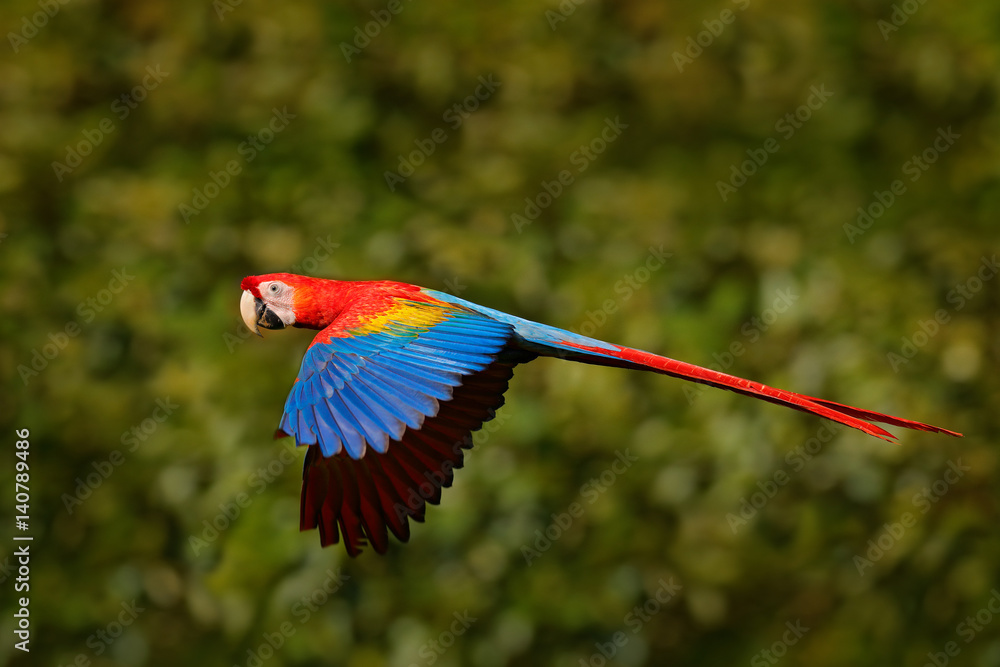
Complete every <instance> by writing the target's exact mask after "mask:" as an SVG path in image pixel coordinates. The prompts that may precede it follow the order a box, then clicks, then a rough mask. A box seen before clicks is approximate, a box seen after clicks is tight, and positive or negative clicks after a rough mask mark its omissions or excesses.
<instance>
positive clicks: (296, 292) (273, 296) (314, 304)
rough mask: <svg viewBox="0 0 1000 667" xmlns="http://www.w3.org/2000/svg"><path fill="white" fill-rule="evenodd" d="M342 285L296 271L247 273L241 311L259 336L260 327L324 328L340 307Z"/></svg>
mask: <svg viewBox="0 0 1000 667" xmlns="http://www.w3.org/2000/svg"><path fill="white" fill-rule="evenodd" d="M341 284H342V283H339V282H338V281H335V280H325V279H323V278H310V277H309V276H299V275H295V274H294V273H269V274H266V275H262V276H247V277H246V278H244V279H243V282H241V283H240V287H241V288H242V289H243V296H242V298H241V299H240V314H242V315H243V321H244V322H246V325H247V327H248V328H249V329H250V330H251V331H253V332H254V333H255V334H257V335H260V330H259V329H258V326H261V327H264V328H265V329H284V328H285V327H291V326H296V327H305V328H308V329H322V328H323V327H325V326H327V325H328V324H329V323H330V322H332V321H333V318H334V317H335V316H336V314H337V312H339V310H340V308H339V306H338V303H337V302H338V301H339V300H338V299H337V298H336V297H337V295H338V294H337V293H338V292H339V290H338V289H337V287H338V286H339V285H341Z"/></svg>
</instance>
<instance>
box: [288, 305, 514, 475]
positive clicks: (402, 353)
mask: <svg viewBox="0 0 1000 667" xmlns="http://www.w3.org/2000/svg"><path fill="white" fill-rule="evenodd" d="M407 305H408V306H409V307H412V308H433V309H435V311H434V313H435V315H436V317H437V319H439V320H440V321H438V322H437V323H435V324H431V325H427V324H413V323H410V322H407V321H389V322H387V323H386V324H385V325H384V326H383V327H382V329H381V330H379V331H375V332H370V333H365V334H360V335H348V336H343V334H341V335H340V336H332V335H329V334H326V332H320V334H319V335H318V336H317V339H316V340H315V341H314V342H313V345H312V346H310V348H309V349H308V350H307V351H306V354H305V356H304V358H303V359H302V365H301V368H300V370H299V375H298V378H297V379H296V382H295V384H294V385H293V387H292V390H291V392H290V393H289V396H288V400H287V401H286V402H285V413H284V415H282V418H281V422H280V426H279V430H281V431H283V432H284V433H287V434H288V435H291V436H293V437H294V438H295V440H296V443H297V444H300V445H312V444H318V445H319V447H320V451H321V452H322V454H323V456H327V457H328V456H333V455H335V454H338V453H340V452H342V451H343V452H346V453H347V455H349V456H350V457H351V458H354V459H360V458H361V457H363V456H364V454H365V449H366V448H367V447H369V446H370V447H372V449H374V450H375V451H377V452H380V453H384V452H385V451H387V449H388V446H389V442H390V441H392V440H397V439H399V438H400V437H402V435H403V433H404V431H405V429H406V428H407V427H409V428H419V427H420V426H421V425H422V424H423V422H424V420H425V419H426V418H427V417H432V416H434V415H436V414H437V413H438V410H439V408H440V401H445V400H449V399H450V398H451V396H452V391H453V390H454V388H455V387H457V386H459V385H460V384H462V381H463V379H464V376H466V375H468V374H470V373H474V372H476V371H480V370H482V369H484V368H486V367H487V366H489V364H490V363H492V362H493V361H494V360H495V359H496V357H497V355H498V354H499V353H500V352H501V350H503V348H504V346H505V345H506V344H507V342H508V341H509V340H510V338H511V336H512V334H513V331H512V328H511V326H510V324H508V323H505V322H500V321H497V320H495V319H492V318H490V317H489V316H486V315H484V314H481V313H477V312H474V311H471V310H468V309H466V308H464V307H462V306H459V307H456V306H453V305H450V304H444V305H442V304H424V303H419V302H412V303H408V304H407ZM415 321H417V322H426V318H423V319H421V318H415ZM333 326H336V324H334V325H333ZM348 333H350V332H348Z"/></svg>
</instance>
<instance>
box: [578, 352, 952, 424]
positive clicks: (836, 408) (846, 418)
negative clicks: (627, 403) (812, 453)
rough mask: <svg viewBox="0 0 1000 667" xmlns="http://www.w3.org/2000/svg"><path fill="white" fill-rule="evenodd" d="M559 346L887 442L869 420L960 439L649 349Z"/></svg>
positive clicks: (586, 358) (592, 360)
mask: <svg viewBox="0 0 1000 667" xmlns="http://www.w3.org/2000/svg"><path fill="white" fill-rule="evenodd" d="M562 345H563V346H565V348H570V349H573V350H579V351H580V352H579V353H576V352H569V353H567V352H566V351H565V348H564V350H560V351H559V355H558V356H560V357H564V358H567V359H572V360H573V361H582V362H584V363H589V364H598V365H601V366H618V367H622V368H633V369H638V370H648V371H654V372H656V373H662V374H664V375H671V376H673V377H677V378H681V379H684V380H691V381H692V382H698V383H701V384H707V385H709V386H711V387H719V388H720V389H728V390H729V391H735V392H736V393H738V394H744V395H746V396H753V397H755V398H759V399H762V400H765V401H770V402H771V403H777V404H778V405H786V406H788V407H790V408H795V409H796V410H801V411H803V412H809V413H812V414H814V415H819V416H820V417H826V418H827V419H832V420H833V421H836V422H840V423H841V424H844V425H845V426H850V427H852V428H856V429H858V430H859V431H864V432H865V433H867V434H869V435H874V436H875V437H876V438H881V439H883V440H888V441H890V442H891V441H893V440H895V439H896V436H894V435H893V434H892V433H889V432H888V431H886V430H885V429H883V428H880V427H878V426H876V425H875V424H872V423H870V422H880V423H883V424H892V425H893V426H901V427H903V428H910V429H915V430H918V431H930V432H932V433H944V434H945V435H952V436H956V437H959V438H960V437H962V434H961V433H957V432H955V431H949V430H948V429H946V428H941V427H939V426H931V425H930V424H923V423H921V422H916V421H911V420H909V419H902V418H900V417H893V416H891V415H884V414H882V413H880V412H872V411H871V410H862V409H861V408H855V407H853V406H850V405H843V404H841V403H834V402H833V401H827V400H824V399H822V398H813V397H812V396H805V395H803V394H796V393H795V392H792V391H785V390H784V389H775V388H774V387H769V386H767V385H765V384H761V383H760V382H754V381H753V380H744V379H743V378H739V377H736V376H735V375H727V374H726V373H720V372H719V371H713V370H712V369H710V368H702V367H701V366H695V365H694V364H689V363H686V362H683V361H677V360H675V359H670V358H668V357H661V356H659V355H656V354H652V353H650V352H643V351H642V350H634V349H632V348H629V347H622V346H620V345H614V346H613V349H608V348H605V347H588V346H585V345H580V344H576V343H572V342H568V341H567V342H563V343H562Z"/></svg>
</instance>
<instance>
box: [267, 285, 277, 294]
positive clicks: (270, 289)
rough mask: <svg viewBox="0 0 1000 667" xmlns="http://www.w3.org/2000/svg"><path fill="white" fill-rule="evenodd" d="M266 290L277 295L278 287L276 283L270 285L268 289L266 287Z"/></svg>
mask: <svg viewBox="0 0 1000 667" xmlns="http://www.w3.org/2000/svg"><path fill="white" fill-rule="evenodd" d="M267 289H268V290H269V291H270V292H271V294H277V293H278V285H277V284H276V283H271V285H270V287H268V288H267Z"/></svg>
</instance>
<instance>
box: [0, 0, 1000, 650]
mask: <svg viewBox="0 0 1000 667" xmlns="http://www.w3.org/2000/svg"><path fill="white" fill-rule="evenodd" d="M0 26H2V27H3V32H4V34H5V39H4V43H3V44H2V45H0V234H2V236H0V275H2V276H3V278H4V280H3V288H2V289H0V306H2V312H3V317H0V332H2V335H3V346H2V347H0V378H2V382H3V387H4V400H3V401H2V403H0V423H2V424H3V425H4V435H3V438H4V443H5V444H4V447H3V451H4V452H5V454H4V456H5V457H6V459H7V460H6V461H5V462H4V463H3V464H0V470H2V471H3V472H2V474H0V488H2V489H3V493H2V495H3V497H4V498H6V499H7V500H5V501H4V503H3V504H0V517H3V522H4V526H5V529H4V531H2V532H3V534H4V535H6V534H7V532H8V531H7V528H6V527H7V526H10V527H11V528H10V530H9V533H10V534H11V535H13V534H16V533H17V531H16V530H15V529H14V517H13V515H14V513H15V512H14V507H13V505H14V501H13V497H14V473H13V470H14V462H15V461H16V460H17V459H16V458H15V448H14V441H15V440H16V437H15V435H14V429H23V428H27V429H30V433H31V435H30V441H31V449H30V458H29V460H30V464H31V473H30V474H31V484H30V486H31V494H32V500H31V509H30V516H31V519H30V524H31V530H30V533H31V534H33V535H34V537H35V539H34V542H33V543H32V547H31V549H32V560H31V579H30V583H31V591H30V595H31V602H30V610H31V619H32V630H33V641H32V644H31V649H32V650H31V653H30V654H27V655H25V654H22V653H21V652H20V651H18V650H16V649H14V648H13V644H14V642H15V641H16V639H15V637H14V634H13V630H14V627H15V621H14V618H13V613H14V611H15V610H16V608H15V600H16V598H17V597H18V595H19V594H16V593H15V592H14V578H15V576H16V564H14V569H13V570H12V569H11V567H10V566H11V563H12V560H11V559H12V558H13V556H12V555H11V552H12V551H13V549H14V548H15V546H16V544H15V543H14V542H13V541H7V540H8V538H7V537H4V538H3V540H4V542H3V543H2V546H0V558H6V559H7V560H5V561H3V562H0V565H2V566H3V573H2V574H0V578H2V579H3V584H2V586H3V588H4V592H3V597H2V599H3V613H2V616H0V630H2V631H3V632H2V633H0V636H2V637H3V640H2V642H0V663H2V664H7V663H9V664H39V665H40V664H49V665H70V664H74V662H75V664H79V665H82V664H83V663H89V664H92V665H124V666H128V667H139V666H142V665H174V664H187V665H244V666H247V667H259V665H258V664H257V663H260V664H264V665H267V666H268V667H279V666H281V665H319V664H331V665H345V666H350V667H383V666H384V667H408V666H409V665H418V666H424V665H431V664H441V665H483V666H491V667H492V666H496V665H505V664H531V665H561V666H566V667H570V666H575V665H579V664H590V665H594V667H600V665H603V664H605V660H606V658H605V654H613V655H612V656H611V658H610V660H606V661H607V664H616V665H627V666H635V665H666V664H671V665H673V664H677V665H731V664H748V663H749V664H751V665H757V664H773V663H772V662H771V660H772V659H773V660H780V661H781V663H780V664H787V665H799V664H803V665H804V664H808V665H812V666H817V667H818V666H825V665H922V664H924V663H925V662H927V661H928V660H930V658H929V657H928V653H930V654H932V655H934V654H940V655H945V656H946V657H947V658H948V660H949V663H948V664H955V665H977V666H979V665H998V664H1000V618H994V614H993V613H992V612H989V614H988V615H989V621H987V622H984V619H986V616H987V615H986V614H983V613H982V610H983V609H987V610H988V609H989V607H988V605H989V604H990V600H991V599H992V596H993V595H998V596H1000V593H994V592H995V591H996V590H997V588H996V587H998V586H1000V581H998V579H1000V577H998V569H1000V539H998V538H997V528H996V526H997V519H998V498H997V484H996V479H997V466H998V461H997V454H996V440H995V438H996V437H997V435H998V433H1000V428H998V427H1000V419H998V413H997V412H994V410H996V407H997V405H998V399H1000V392H998V382H1000V381H998V375H997V373H996V372H995V369H996V367H997V362H998V359H1000V336H998V329H1000V328H998V315H997V313H998V306H1000V298H998V290H997V286H998V285H1000V282H998V281H997V280H996V279H995V275H994V274H995V272H996V265H995V262H996V259H995V258H996V255H995V253H996V252H997V249H998V245H1000V243H998V241H1000V233H998V231H997V221H998V219H1000V196H998V193H1000V190H998V187H997V179H998V174H1000V143H998V139H997V137H998V135H1000V115H998V112H997V97H998V94H1000V78H998V77H997V72H998V71H1000V5H997V4H996V3H990V2H986V1H984V0H979V1H976V2H970V3H963V4H959V5H947V4H943V3H935V2H927V3H922V2H917V1H916V0H914V1H907V2H900V3H895V4H893V3H890V2H887V1H881V0H879V1H875V0H871V1H856V2H798V3H796V2H790V1H787V0H786V1H778V0H775V1H774V2H762V3H758V2H756V0H752V1H750V0H741V1H738V2H722V3H710V4H700V3H693V2H685V3H679V2H664V1H662V0H626V1H623V2H616V3H610V2H608V3H602V2H599V1H598V0H577V1H574V2H570V1H569V0H564V1H563V2H562V3H558V4H557V3H556V2H554V1H549V2H545V3H541V4H539V3H533V2H508V3H499V4H496V5H488V6H477V5H475V4H470V3H460V2H450V1H449V2H434V3H432V2H428V1H427V0H415V1H411V0H400V1H398V2H397V1H395V0H394V1H393V2H377V1H373V2H367V3H361V2H351V3H319V2H313V1H309V0H294V1H292V2H288V3H264V2H260V1H258V0H243V1H242V2H235V1H233V0H216V1H215V2H207V1H205V2H166V1H164V0H152V1H149V2H132V3H129V2H99V1H97V0H68V1H67V2H65V3H60V2H58V1H56V0H49V1H48V2H46V1H45V0H43V1H42V2H37V1H35V0H8V1H7V2H4V3H3V5H2V6H0ZM32 26H34V28H33V27H32ZM366 30H367V31H368V34H367V35H365V31H366ZM477 92H478V93H479V98H477V97H476V94H477ZM123 95H124V96H125V97H124V98H123V97H122V96H123ZM140 98H141V99H140ZM456 105H458V107H457V108H456ZM109 128H110V129H109ZM611 128H617V129H614V130H612V129H611ZM276 130H277V131H276ZM602 132H603V133H604V134H603V136H602ZM935 142H937V143H935ZM411 168H412V170H411ZM387 173H396V174H397V175H399V174H401V173H402V174H403V176H401V177H399V178H394V177H392V176H387ZM727 186H728V187H727ZM894 188H895V189H894ZM553 195H555V196H553ZM535 207H537V209H536V208H535ZM859 208H860V209H861V210H862V211H864V212H865V215H867V216H869V217H865V216H862V215H861V214H859ZM272 271H292V272H298V273H309V274H311V275H319V276H325V277H331V278H339V279H375V278H393V279H397V280H403V281H408V282H414V283H418V284H422V285H425V286H427V287H432V288H435V289H439V290H447V291H450V292H452V293H455V294H459V295H460V296H462V297H463V298H467V299H470V300H473V301H476V302H478V303H482V304H484V305H488V306H491V307H494V308H498V309H501V310H504V311H507V312H511V313H515V314H518V315H521V316H524V317H528V318H530V319H534V320H538V321H543V322H546V323H549V324H553V325H557V326H561V327H564V328H568V329H572V330H574V331H582V332H584V333H588V334H591V335H593V336H595V337H597V338H601V339H604V340H610V341H614V342H617V343H622V344H626V345H631V346H634V347H638V348H642V349H647V350H650V351H652V352H657V353H662V354H666V355H668V356H671V357H674V358H678V359H683V360H686V361H690V362H693V363H698V364H702V365H714V366H715V367H717V368H720V369H722V370H725V371H727V372H730V373H733V374H736V375H740V376H743V377H751V378H753V379H756V380H760V381H763V382H766V383H768V384H772V385H775V386H779V387H783V388H788V389H792V390H796V391H801V392H804V393H807V394H810V395H816V396H822V397H824V398H828V399H830V400H835V401H839V402H843V403H849V404H851V405H858V406H861V407H865V408H868V409H872V410H879V411H883V412H888V413H891V414H896V415H900V416H904V417H908V418H911V419H917V420H921V421H927V422H930V423H934V424H940V425H942V426H945V427H948V428H952V429H955V430H959V431H962V432H964V433H966V437H965V438H964V439H962V440H956V439H950V438H947V437H945V436H937V435H930V434H924V433H915V432H906V433H899V431H900V429H891V427H890V430H894V432H896V433H899V435H900V441H901V444H900V445H899V446H896V445H891V444H887V443H884V442H881V441H879V440H876V439H874V438H870V437H867V436H864V435H863V434H860V433H857V432H847V431H846V430H845V429H840V430H837V429H831V428H830V425H829V423H828V422H825V421H823V420H820V419H816V418H813V417H809V416H806V415H802V414H799V413H795V412H793V411H790V410H784V409H781V408H778V407H775V406H772V405H768V404H766V403H762V402H758V401H752V400H750V399H747V398H743V397H740V396H736V395H733V394H730V393H727V392H721V391H716V390H704V391H702V390H701V388H700V387H698V386H697V385H691V386H684V385H682V383H680V382H679V381H676V380H672V379H670V378H665V377H662V376H656V375H652V374H641V373H628V372H624V371H620V370H615V369H605V368H598V367H592V366H584V365H576V364H570V363H567V362H563V361H558V360H541V361H538V362H534V363H532V364H530V365H528V366H524V367H521V368H519V369H518V371H517V372H516V374H515V377H514V380H513V382H512V385H511V389H510V391H509V392H508V395H507V405H506V406H505V407H504V408H503V409H502V410H501V411H500V415H499V418H498V419H497V420H496V422H494V423H493V424H491V425H490V427H489V428H488V429H487V430H486V431H484V432H483V433H481V434H480V435H478V436H477V438H476V442H477V446H476V447H475V448H474V449H473V450H472V451H471V452H470V453H469V454H468V457H467V463H466V466H465V468H463V469H462V470H460V471H459V472H458V473H457V475H456V481H455V484H454V486H453V487H452V488H450V489H448V490H446V491H445V492H444V496H443V502H442V504H441V505H440V506H439V507H432V508H430V509H429V511H428V517H427V518H428V520H427V522H426V524H415V525H414V526H413V537H412V539H411V541H410V543H408V544H406V545H402V544H398V543H394V544H393V546H392V547H391V549H390V551H389V553H388V554H387V555H385V556H377V555H376V554H374V553H370V552H366V553H365V554H364V555H363V556H362V557H360V558H358V559H356V560H350V559H348V558H347V557H346V556H345V554H344V553H343V550H342V548H341V547H333V548H329V549H321V548H320V547H319V543H318V542H319V540H318V536H317V535H316V534H315V533H303V534H300V533H299V532H298V490H299V481H300V466H301V463H300V461H301V457H302V453H301V452H299V451H294V450H291V449H290V448H289V445H288V443H287V441H273V440H271V434H272V432H273V430H274V428H275V425H276V424H277V421H278V417H279V416H280V413H281V408H282V405H283V401H284V398H285V396H286V394H287V391H288V389H289V386H290V385H291V382H292V380H293V378H294V376H295V373H296V372H297V368H298V363H299V361H300V359H301V356H302V353H303V351H304V349H305V347H306V346H307V345H308V343H309V340H310V336H311V334H310V333H309V332H306V331H298V330H295V331H291V332H280V333H274V334H268V335H267V336H266V338H265V339H264V340H263V341H261V340H259V339H256V338H250V337H249V336H248V335H247V332H246V330H245V328H244V327H243V326H242V324H241V321H240V318H239V312H238V300H239V296H240V291H239V281H240V279H241V278H242V277H243V276H245V275H250V274H259V273H266V272H272ZM157 417H163V419H162V420H158V419H157ZM810 452H811V453H810ZM620 456H625V457H632V458H634V459H635V462H634V463H633V464H632V465H630V466H629V467H627V468H623V467H622V466H621V465H619V466H617V467H615V466H614V464H615V461H616V460H618V461H621V460H622V459H621V458H619V457H620ZM109 470H110V472H108V471H109ZM956 470H960V471H961V475H960V476H958V475H957V473H956V472H955V471H956ZM101 471H104V473H102V472H101ZM609 471H611V472H610V473H609ZM949 471H951V472H950V473H949ZM105 473H107V474H105ZM95 474H96V475H97V477H94V475H95ZM88 479H95V480H98V483H97V484H96V485H93V486H91V485H90V484H89V482H87V480H88ZM595 479H596V480H597V482H596V483H594V482H592V481H591V480H595ZM942 480H944V481H943V482H942ZM81 484H82V485H83V486H81ZM755 494H756V495H755ZM761 494H763V495H761ZM764 499H766V500H764ZM744 501H746V503H751V502H754V503H756V504H759V505H762V506H761V507H760V509H755V508H753V506H752V505H748V504H745V503H744ZM571 510H572V514H571ZM577 510H582V511H577ZM741 510H742V511H743V514H742V515H741ZM567 516H568V517H570V518H571V519H572V520H571V521H567ZM907 516H909V519H906V517H907ZM220 517H222V518H220ZM910 519H912V521H911V520H910ZM904 520H905V522H906V523H907V524H908V525H906V526H903V522H904ZM213 522H216V523H217V524H219V525H223V526H224V528H223V529H222V530H219V531H216V530H214V529H213V528H212V527H211V524H212V523H213ZM896 524H898V525H899V526H903V528H902V529H900V528H898V527H897V525H896ZM546 530H548V531H549V533H550V535H555V536H556V537H557V539H554V540H550V541H546V539H542V538H541V537H540V535H544V534H545V531H546ZM887 535H888V537H886V536H887ZM880 540H881V542H880ZM879 544H882V545H883V546H885V547H886V548H885V549H882V548H881V547H879ZM872 545H874V547H877V549H875V550H874V551H873V546H872ZM526 554H528V555H527V556H526ZM872 556H877V557H874V558H872ZM859 557H860V558H863V559H867V560H870V561H871V562H870V563H867V564H866V563H865V562H863V561H859V560H858V558H859ZM859 570H860V571H859ZM334 575H336V582H337V583H336V584H333V583H332V580H331V577H333V576H334ZM671 582H673V583H674V584H677V585H679V586H680V590H679V591H678V592H676V594H674V595H673V596H672V597H670V599H669V600H668V601H667V602H665V603H662V604H661V603H660V602H658V601H656V595H657V593H658V591H661V590H662V587H663V584H664V583H671ZM324 586H326V588H328V589H331V592H330V593H329V594H326V593H323V594H322V595H320V594H318V593H317V591H322V590H323V587H324ZM303 599H305V602H304V601H303ZM998 599H1000V598H998ZM319 600H322V602H321V603H320V602H318V601H319ZM650 601H654V602H650ZM994 604H996V603H994ZM123 605H125V606H124V607H123ZM129 605H134V607H129ZM644 605H645V608H643V607H644ZM636 607H638V608H639V610H638V611H636ZM129 608H131V609H132V610H133V612H134V611H135V609H139V608H141V609H142V611H141V612H136V613H133V614H132V615H129V612H128V609H129ZM650 610H652V612H651V611H650ZM977 613H978V614H980V616H979V620H978V621H976V623H977V624H978V625H977V627H979V628H980V629H979V630H976V631H974V632H972V633H971V637H970V636H969V634H968V631H969V628H970V627H972V626H969V625H964V626H963V625H960V624H963V623H965V619H966V618H967V617H970V616H971V617H972V618H973V619H975V618H976V617H977ZM122 614H125V615H124V616H122ZM133 615H134V616H135V617H134V619H133V617H132V616H133ZM120 618H121V619H122V620H127V625H126V626H122V627H117V626H115V623H116V622H118V621H119V619H120ZM461 619H464V621H462V620H461ZM470 619H475V620H474V621H471V620H470ZM797 623H798V624H800V625H801V627H805V628H808V631H806V632H805V633H804V634H803V635H802V636H801V637H799V636H798V635H796V634H794V633H793V634H788V629H789V627H797V626H796V624H797ZM289 629H290V631H289ZM119 630H120V631H121V634H120V636H117V637H116V638H114V639H113V641H109V642H105V641H104V640H103V639H101V636H102V635H101V634H99V633H104V635H103V636H108V633H111V634H115V635H117V634H118V631H119ZM617 633H621V634H617ZM269 637H270V639H268V638H269ZM276 637H277V639H276ZM786 638H788V639H794V640H795V641H794V643H792V642H790V641H786ZM279 640H280V641H279ZM616 640H617V641H616ZM949 642H953V643H954V646H951V645H950V644H949ZM277 643H280V647H278V648H276V649H274V648H271V649H269V648H268V647H270V646H271V645H272V644H277ZM949 648H952V649H954V650H953V651H952V654H951V655H948V653H947V651H948V650H949ZM762 651H770V653H762ZM255 661H256V662H255Z"/></svg>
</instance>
